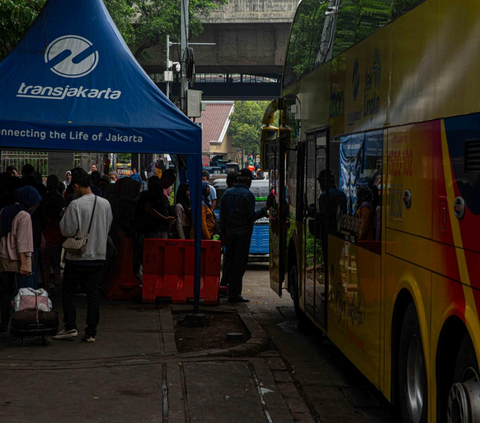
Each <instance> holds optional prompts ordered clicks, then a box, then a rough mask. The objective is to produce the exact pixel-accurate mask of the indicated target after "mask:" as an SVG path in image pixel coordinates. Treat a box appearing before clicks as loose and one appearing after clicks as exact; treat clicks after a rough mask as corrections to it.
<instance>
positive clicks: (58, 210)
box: [40, 175, 65, 291]
mask: <svg viewBox="0 0 480 423" xmlns="http://www.w3.org/2000/svg"><path fill="white" fill-rule="evenodd" d="M59 185H60V180H59V179H58V177H57V176H56V175H50V176H49V177H48V178H47V196H46V197H45V199H44V200H43V204H44V211H45V221H46V227H45V229H44V230H43V236H44V238H45V243H44V245H43V246H42V248H41V255H40V258H41V260H40V269H41V272H42V280H43V287H44V289H45V290H46V291H50V288H53V287H54V285H53V284H51V283H50V268H52V269H53V274H54V277H55V279H54V281H55V285H57V286H58V284H59V283H60V258H61V255H62V241H63V238H62V233H61V231H60V220H61V218H62V213H63V207H64V205H65V199H64V198H63V195H62V194H60V193H59V192H58V186H59Z"/></svg>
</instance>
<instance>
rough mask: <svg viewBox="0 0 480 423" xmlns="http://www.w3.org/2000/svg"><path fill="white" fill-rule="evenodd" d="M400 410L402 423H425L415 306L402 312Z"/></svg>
mask: <svg viewBox="0 0 480 423" xmlns="http://www.w3.org/2000/svg"><path fill="white" fill-rule="evenodd" d="M398 364H399V367H398V368H399V378H398V381H399V392H400V408H401V412H402V419H403V422H404V423H424V422H426V421H427V410H428V407H427V401H428V399H427V386H428V385H427V373H426V368H425V359H424V353H423V344H422V337H421V333H420V325H419V323H418V318H417V313H416V311H415V305H414V304H413V303H411V304H410V305H409V306H408V307H407V310H406V312H405V317H404V319H403V325H402V332H401V335H400V347H399V363H398Z"/></svg>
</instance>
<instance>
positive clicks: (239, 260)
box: [220, 169, 273, 303]
mask: <svg viewBox="0 0 480 423" xmlns="http://www.w3.org/2000/svg"><path fill="white" fill-rule="evenodd" d="M251 185H252V173H251V172H250V170H248V169H242V170H241V171H240V173H239V174H238V179H237V183H236V184H235V185H234V186H233V188H229V189H227V190H226V191H225V193H224V194H223V198H222V204H221V206H220V207H221V209H220V216H221V219H220V226H221V230H220V233H221V237H222V243H223V245H224V246H225V249H226V250H227V251H228V259H229V265H228V266H226V271H227V272H228V274H227V275H225V280H226V281H227V282H228V300H229V301H231V302H234V303H238V302H249V300H248V299H247V298H245V297H243V296H242V279H243V275H244V273H245V270H246V267H247V262H248V252H249V250H250V241H251V238H252V232H253V223H254V222H255V220H257V219H260V218H261V217H264V216H266V215H267V210H268V209H269V208H270V207H271V206H272V204H273V196H272V195H271V194H270V195H269V197H268V199H267V203H266V207H262V208H261V209H260V210H257V211H255V196H254V195H253V193H252V192H251V191H250V186H251Z"/></svg>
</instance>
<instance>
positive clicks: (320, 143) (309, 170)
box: [303, 129, 328, 327]
mask: <svg viewBox="0 0 480 423" xmlns="http://www.w3.org/2000/svg"><path fill="white" fill-rule="evenodd" d="M327 139H328V132H327V130H325V129H323V130H319V131H316V132H310V133H307V145H306V152H307V154H306V160H305V174H304V178H303V179H304V187H305V191H304V197H305V200H304V204H305V206H306V207H308V210H309V213H308V214H307V213H305V214H304V216H305V217H304V219H305V222H304V223H305V224H304V230H305V234H304V237H303V239H304V251H305V254H304V260H305V262H304V269H305V271H304V278H305V279H304V300H305V310H306V311H307V313H308V314H310V315H311V316H312V317H313V318H314V319H315V320H316V321H317V322H319V323H320V324H321V325H322V326H323V327H325V325H326V298H327V292H326V289H327V284H326V282H325V277H326V276H325V271H324V268H325V267H326V263H324V256H325V257H327V255H326V254H327V252H326V245H327V243H326V234H323V233H322V228H321V222H322V220H321V219H320V215H319V213H321V211H320V209H319V198H320V195H321V190H320V184H319V182H318V180H317V178H318V175H319V174H320V172H321V171H322V170H325V169H326V168H327V163H326V157H327V155H326V148H327ZM314 216H315V217H314ZM322 236H323V237H325V238H324V240H325V242H324V243H323V248H322ZM324 250H325V251H324Z"/></svg>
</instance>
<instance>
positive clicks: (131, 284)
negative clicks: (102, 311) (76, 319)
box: [105, 238, 142, 300]
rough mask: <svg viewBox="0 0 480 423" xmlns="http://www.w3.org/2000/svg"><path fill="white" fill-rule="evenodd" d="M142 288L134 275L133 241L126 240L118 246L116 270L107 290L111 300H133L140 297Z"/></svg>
mask: <svg viewBox="0 0 480 423" xmlns="http://www.w3.org/2000/svg"><path fill="white" fill-rule="evenodd" d="M141 293H142V288H141V287H140V284H139V283H138V279H137V278H136V277H135V275H134V274H133V248H132V240H131V239H129V238H125V239H124V240H123V243H121V244H120V245H119V246H118V256H117V259H116V263H115V268H114V269H113V271H112V274H111V275H110V278H109V282H108V285H107V287H106V288H105V295H106V297H107V298H108V299H109V300H131V299H133V298H138V297H140V295H141Z"/></svg>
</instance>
